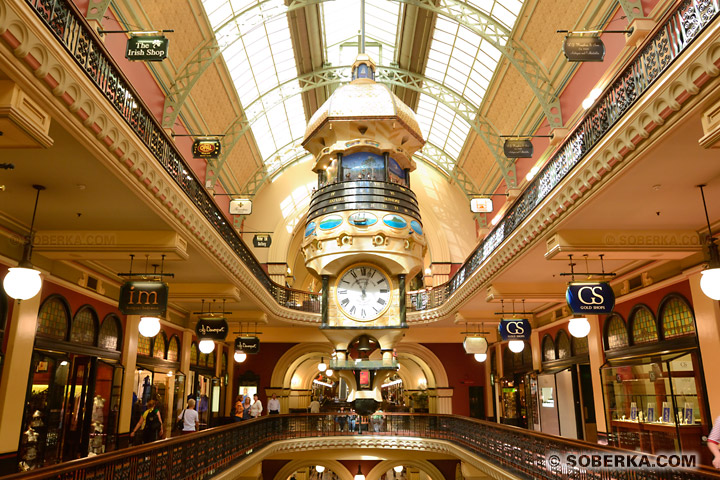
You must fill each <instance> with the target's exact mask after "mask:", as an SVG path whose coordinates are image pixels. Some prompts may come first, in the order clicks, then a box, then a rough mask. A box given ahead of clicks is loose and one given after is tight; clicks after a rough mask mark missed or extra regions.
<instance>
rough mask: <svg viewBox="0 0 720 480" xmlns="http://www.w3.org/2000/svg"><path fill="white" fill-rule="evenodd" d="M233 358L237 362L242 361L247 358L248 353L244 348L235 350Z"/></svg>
mask: <svg viewBox="0 0 720 480" xmlns="http://www.w3.org/2000/svg"><path fill="white" fill-rule="evenodd" d="M233 358H234V359H235V361H236V362H237V363H242V362H244V361H245V360H247V353H245V352H243V351H242V350H235V354H234V355H233Z"/></svg>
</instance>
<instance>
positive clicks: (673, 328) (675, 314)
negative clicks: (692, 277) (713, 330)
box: [660, 296, 695, 338]
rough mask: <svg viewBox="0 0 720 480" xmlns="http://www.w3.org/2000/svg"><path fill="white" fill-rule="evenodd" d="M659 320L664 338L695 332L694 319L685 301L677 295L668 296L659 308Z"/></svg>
mask: <svg viewBox="0 0 720 480" xmlns="http://www.w3.org/2000/svg"><path fill="white" fill-rule="evenodd" d="M660 320H661V322H660V323H661V324H662V330H663V335H664V337H665V338H675V337H680V336H682V335H688V334H693V333H695V319H694V317H693V312H692V310H691V309H690V306H689V305H688V304H687V302H686V301H685V300H684V299H682V298H680V297H677V296H672V297H670V298H668V299H667V300H666V301H665V302H663V305H662V307H661V309H660Z"/></svg>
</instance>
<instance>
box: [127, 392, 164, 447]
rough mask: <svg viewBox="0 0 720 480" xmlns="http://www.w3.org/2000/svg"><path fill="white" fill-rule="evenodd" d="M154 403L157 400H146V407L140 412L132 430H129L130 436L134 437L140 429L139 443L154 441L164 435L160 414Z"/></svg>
mask: <svg viewBox="0 0 720 480" xmlns="http://www.w3.org/2000/svg"><path fill="white" fill-rule="evenodd" d="M156 404H157V402H156V401H155V399H154V398H151V399H150V400H148V402H147V409H146V410H145V412H144V413H143V414H142V417H141V418H140V420H139V421H138V423H137V424H136V425H135V428H134V429H133V431H132V432H130V436H131V437H135V434H136V433H137V432H138V430H140V429H142V435H141V439H140V442H141V443H150V442H154V441H155V440H158V439H159V438H162V437H163V435H164V431H163V423H162V416H161V415H160V410H158V409H157V408H156Z"/></svg>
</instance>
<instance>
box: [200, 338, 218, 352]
mask: <svg viewBox="0 0 720 480" xmlns="http://www.w3.org/2000/svg"><path fill="white" fill-rule="evenodd" d="M198 349H199V350H200V352H201V353H210V352H212V351H213V350H215V342H213V341H212V340H200V343H198Z"/></svg>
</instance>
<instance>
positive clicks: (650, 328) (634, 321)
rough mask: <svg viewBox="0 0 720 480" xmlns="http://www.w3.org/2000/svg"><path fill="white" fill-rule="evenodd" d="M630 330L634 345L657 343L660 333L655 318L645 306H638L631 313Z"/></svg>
mask: <svg viewBox="0 0 720 480" xmlns="http://www.w3.org/2000/svg"><path fill="white" fill-rule="evenodd" d="M630 330H631V331H632V342H633V345H637V344H639V343H650V342H657V340H658V331H657V323H655V316H654V315H653V313H652V311H650V309H649V308H648V307H647V306H645V305H637V306H635V307H634V308H633V311H632V312H631V313H630Z"/></svg>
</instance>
